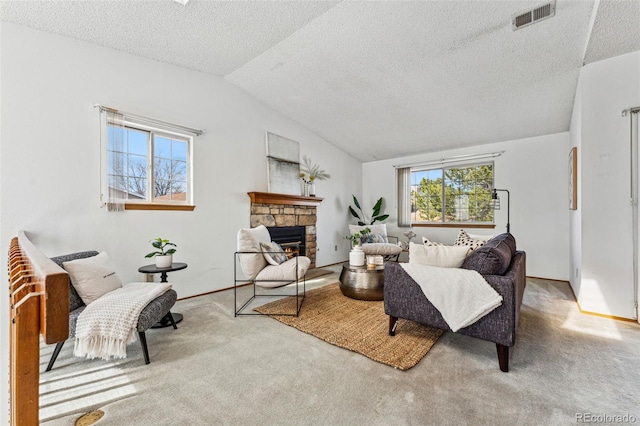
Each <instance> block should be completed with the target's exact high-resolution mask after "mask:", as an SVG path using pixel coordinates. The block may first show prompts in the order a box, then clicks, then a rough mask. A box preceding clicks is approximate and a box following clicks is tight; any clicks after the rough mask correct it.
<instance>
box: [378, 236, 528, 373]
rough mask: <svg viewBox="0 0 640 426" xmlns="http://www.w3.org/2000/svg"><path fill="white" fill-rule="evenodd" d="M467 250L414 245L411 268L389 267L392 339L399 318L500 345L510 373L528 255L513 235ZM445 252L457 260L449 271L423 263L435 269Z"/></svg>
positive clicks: (386, 278)
mask: <svg viewBox="0 0 640 426" xmlns="http://www.w3.org/2000/svg"><path fill="white" fill-rule="evenodd" d="M412 249H413V250H412ZM432 249H433V250H432ZM420 250H424V252H425V253H426V254H425V253H421V252H420ZM465 250H468V247H467V248H466V249H465V248H464V247H461V248H456V247H455V246H454V247H453V248H449V247H445V248H440V249H438V248H435V247H422V246H420V245H414V246H412V247H411V249H410V253H409V256H410V257H409V264H399V263H387V264H386V265H385V272H384V275H385V276H384V307H385V313H386V314H387V315H389V334H390V335H392V336H393V335H395V331H396V323H397V321H398V318H404V319H408V320H412V321H416V322H419V323H421V324H425V325H428V326H430V327H435V328H440V329H443V330H450V331H455V332H457V333H460V334H465V335H468V336H472V337H477V338H479V339H483V340H488V341H491V342H494V343H495V344H496V348H497V351H498V361H499V364H500V370H502V371H504V372H507V371H509V347H511V346H513V345H514V344H515V339H516V330H517V328H518V320H519V317H520V305H521V304H522V296H523V294H524V288H525V284H526V279H525V276H526V254H525V252H523V251H517V250H516V242H515V239H514V238H513V236H512V235H511V234H501V235H498V236H496V237H494V238H493V239H491V240H489V241H488V242H487V243H486V244H485V245H484V246H482V247H480V248H476V249H475V250H473V251H472V252H471V253H470V254H468V255H467V256H465V254H466V253H465ZM444 251H448V252H447V253H446V256H444V257H446V259H447V260H451V259H454V261H453V263H450V264H448V265H446V266H449V268H442V267H434V266H423V265H421V264H420V261H421V260H423V259H420V256H426V257H427V258H428V259H427V261H426V263H427V264H430V265H433V264H434V263H432V262H431V261H432V260H433V259H438V256H440V258H439V260H438V262H442V261H443V259H444V257H443V256H442V253H443V252H444ZM458 251H460V253H458ZM412 257H413V261H412ZM416 258H417V259H416ZM416 260H417V261H418V262H416ZM457 266H461V267H460V268H456V267H457Z"/></svg>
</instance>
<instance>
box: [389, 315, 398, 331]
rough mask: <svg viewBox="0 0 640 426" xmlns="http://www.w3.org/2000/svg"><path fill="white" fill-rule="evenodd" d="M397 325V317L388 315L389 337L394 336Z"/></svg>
mask: <svg viewBox="0 0 640 426" xmlns="http://www.w3.org/2000/svg"><path fill="white" fill-rule="evenodd" d="M397 325H398V317H394V316H391V315H389V336H395V335H396V326H397Z"/></svg>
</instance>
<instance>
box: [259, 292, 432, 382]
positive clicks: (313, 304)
mask: <svg viewBox="0 0 640 426" xmlns="http://www.w3.org/2000/svg"><path fill="white" fill-rule="evenodd" d="M291 304H292V300H291V299H290V298H288V297H287V298H283V299H280V300H276V301H275V302H271V303H268V304H266V305H262V306H259V307H257V308H255V310H256V311H258V312H260V313H263V314H267V315H270V316H271V317H272V318H274V319H276V320H278V321H280V322H281V323H283V324H287V325H290V326H291V327H295V328H297V329H298V330H300V331H304V332H305V333H308V334H311V335H312V336H315V337H317V338H319V339H322V340H324V341H325V342H327V343H331V344H332V345H335V346H339V347H341V348H344V349H348V350H350V351H353V352H357V353H360V354H362V355H364V356H366V357H368V358H370V359H372V360H374V361H378V362H381V363H383V364H387V365H390V366H392V367H395V368H398V369H400V370H408V369H410V368H411V367H413V366H415V365H416V364H417V363H418V362H419V361H420V360H421V359H422V358H423V357H424V356H425V355H426V354H427V352H429V350H430V349H431V347H432V346H433V345H434V344H435V343H436V341H437V340H438V338H439V337H440V335H441V334H442V333H443V331H442V330H439V329H435V328H431V327H427V326H424V325H421V324H418V323H416V322H413V321H406V320H402V319H401V320H399V321H398V326H397V328H396V335H395V336H393V337H392V336H389V317H388V316H387V315H386V314H385V313H384V302H383V301H379V302H371V301H364V300H355V299H351V298H349V297H346V296H344V295H343V294H342V292H341V291H340V287H339V286H338V284H337V283H336V284H330V285H327V286H324V287H321V288H318V289H315V290H310V291H307V296H306V298H305V300H304V304H303V305H302V309H301V310H300V316H298V317H294V316H283V315H272V314H271V313H272V312H286V310H287V309H288V308H289V309H290V307H291ZM293 304H294V306H295V302H293Z"/></svg>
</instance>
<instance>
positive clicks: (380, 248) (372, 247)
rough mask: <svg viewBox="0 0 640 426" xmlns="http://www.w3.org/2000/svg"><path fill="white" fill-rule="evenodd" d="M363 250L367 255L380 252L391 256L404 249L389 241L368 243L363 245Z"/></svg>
mask: <svg viewBox="0 0 640 426" xmlns="http://www.w3.org/2000/svg"><path fill="white" fill-rule="evenodd" d="M362 251H363V252H364V254H365V255H369V254H379V255H382V256H391V255H395V254H398V253H400V252H401V251H402V247H400V246H397V245H395V244H389V243H367V244H363V245H362Z"/></svg>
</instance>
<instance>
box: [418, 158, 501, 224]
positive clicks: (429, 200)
mask: <svg viewBox="0 0 640 426" xmlns="http://www.w3.org/2000/svg"><path fill="white" fill-rule="evenodd" d="M491 188H493V163H486V164H480V165H474V166H468V167H455V168H454V167H451V168H442V169H431V170H419V169H415V170H414V169H412V170H411V222H412V223H416V222H443V223H447V222H464V223H476V222H478V223H492V222H493V205H492V202H491Z"/></svg>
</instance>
